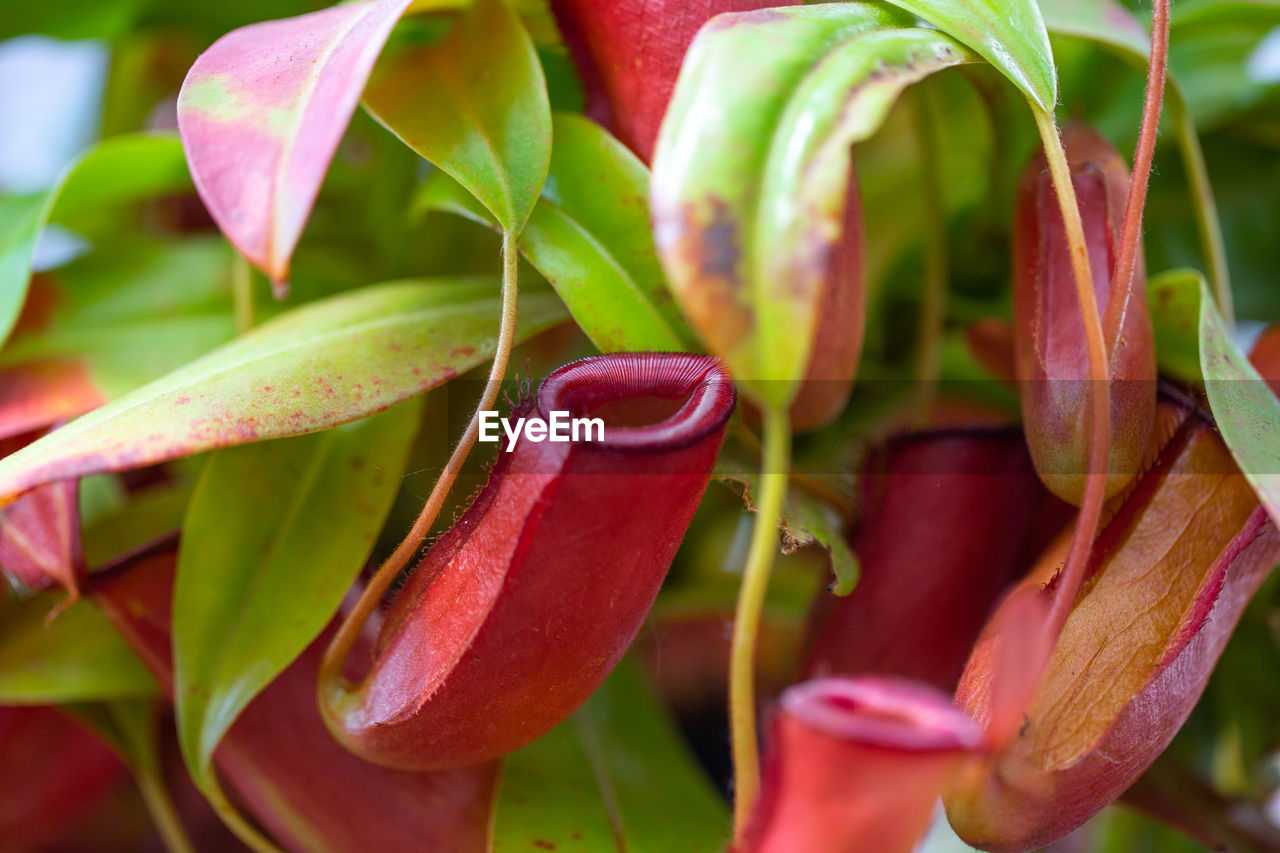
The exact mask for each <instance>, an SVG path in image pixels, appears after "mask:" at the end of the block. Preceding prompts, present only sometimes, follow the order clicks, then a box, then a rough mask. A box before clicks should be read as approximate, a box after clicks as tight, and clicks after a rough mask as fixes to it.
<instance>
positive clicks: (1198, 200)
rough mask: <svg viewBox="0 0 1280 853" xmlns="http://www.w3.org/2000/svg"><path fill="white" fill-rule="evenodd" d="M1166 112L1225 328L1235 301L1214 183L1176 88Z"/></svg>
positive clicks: (1230, 322) (1232, 318)
mask: <svg viewBox="0 0 1280 853" xmlns="http://www.w3.org/2000/svg"><path fill="white" fill-rule="evenodd" d="M1169 112H1170V113H1171V114H1172V116H1173V124H1174V128H1175V133H1176V134H1177V136H1178V149H1179V151H1180V152H1181V153H1182V167H1183V169H1184V170H1185V171H1186V173H1187V182H1188V184H1189V185H1190V187H1191V197H1192V200H1193V201H1194V202H1195V203H1194V204H1193V205H1192V206H1191V209H1192V210H1193V211H1194V212H1195V217H1196V230H1197V231H1199V232H1200V245H1201V247H1202V250H1203V252H1204V257H1205V265H1206V266H1208V268H1209V284H1210V285H1211V286H1212V287H1213V295H1214V297H1215V298H1216V299H1217V302H1218V311H1219V312H1221V314H1222V317H1223V319H1224V320H1226V322H1227V325H1228V327H1231V326H1234V325H1235V319H1236V318H1235V301H1234V299H1232V296H1231V272H1230V270H1229V269H1228V267H1227V250H1226V247H1225V246H1224V245H1223V242H1222V223H1221V222H1220V221H1219V220H1218V204H1217V202H1216V201H1215V200H1214V198H1213V185H1212V184H1210V183H1209V170H1208V168H1207V167H1206V166H1205V162H1204V151H1203V150H1201V148H1200V135H1199V134H1198V133H1197V132H1196V124H1195V121H1194V120H1193V119H1192V117H1191V111H1190V110H1189V109H1187V105H1186V102H1185V101H1183V99H1182V95H1181V94H1179V92H1178V90H1177V88H1176V87H1175V88H1173V89H1172V91H1171V93H1170V97H1169Z"/></svg>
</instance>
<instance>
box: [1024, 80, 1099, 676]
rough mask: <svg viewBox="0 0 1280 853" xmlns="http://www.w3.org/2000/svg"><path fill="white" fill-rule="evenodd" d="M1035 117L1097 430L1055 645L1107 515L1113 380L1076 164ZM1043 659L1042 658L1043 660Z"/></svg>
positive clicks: (1051, 621)
mask: <svg viewBox="0 0 1280 853" xmlns="http://www.w3.org/2000/svg"><path fill="white" fill-rule="evenodd" d="M1031 109H1032V112H1033V113H1034V114H1035V117H1036V127H1037V128H1038V129H1039V131H1040V138H1041V140H1042V141H1043V143H1044V152H1045V158H1046V160H1047V161H1048V164H1049V173H1050V175H1051V176H1052V178H1053V187H1054V191H1055V193H1056V194H1057V196H1058V205H1059V207H1060V208H1061V211H1062V221H1063V224H1064V226H1065V227H1066V232H1067V246H1068V248H1069V250H1070V255H1071V268H1072V271H1073V273H1074V274H1075V282H1076V297H1077V299H1078V300H1079V302H1080V317H1081V319H1082V320H1083V322H1084V333H1085V343H1086V345H1087V346H1088V353H1089V388H1090V391H1091V395H1090V396H1091V397H1092V400H1091V414H1092V420H1093V430H1092V433H1091V435H1090V441H1089V459H1088V463H1087V469H1088V470H1087V472H1086V474H1085V477H1086V482H1085V490H1084V501H1083V504H1082V506H1081V507H1080V514H1079V516H1077V518H1076V529H1075V534H1074V536H1073V538H1072V541H1071V550H1070V552H1069V553H1068V555H1067V564H1066V566H1065V568H1064V569H1063V571H1062V576H1061V582H1060V583H1059V584H1058V589H1057V592H1056V594H1055V596H1054V600H1053V606H1052V608H1051V609H1050V611H1049V618H1048V620H1047V621H1046V624H1045V634H1046V636H1047V637H1048V638H1049V642H1048V643H1046V644H1044V648H1045V649H1046V650H1051V649H1052V648H1053V646H1054V644H1055V643H1056V641H1057V637H1058V634H1059V633H1060V632H1061V630H1062V626H1063V625H1064V624H1066V621H1067V614H1068V613H1070V611H1071V606H1072V604H1074V603H1075V599H1076V593H1077V592H1078V591H1079V589H1080V583H1081V582H1082V581H1083V580H1084V569H1085V563H1086V562H1087V559H1088V556H1089V551H1090V550H1091V549H1092V548H1093V539H1094V536H1095V535H1096V534H1097V532H1098V521H1099V519H1100V518H1101V516H1102V503H1103V500H1104V499H1105V497H1106V488H1107V461H1108V457H1109V456H1110V453H1111V388H1110V385H1111V382H1110V377H1109V369H1108V366H1107V348H1106V344H1105V343H1104V340H1103V337H1102V320H1101V318H1100V317H1099V316H1098V302H1097V297H1096V296H1095V295H1094V290H1093V275H1092V273H1091V271H1090V269H1089V249H1088V246H1087V245H1086V244H1085V239H1084V225H1083V223H1082V222H1081V220H1080V208H1079V206H1078V204H1077V203H1076V194H1075V188H1074V187H1073V186H1072V184H1071V167H1070V165H1069V164H1068V163H1067V154H1066V151H1065V150H1064V149H1063V147H1062V140H1061V139H1060V138H1059V136H1058V127H1057V124H1056V123H1055V122H1054V118H1053V115H1052V114H1051V113H1048V112H1045V111H1043V110H1040V109H1039V108H1038V107H1036V106H1035V105H1034V104H1033V105H1032V107H1031ZM1043 664H1044V661H1041V662H1039V665H1040V666H1043Z"/></svg>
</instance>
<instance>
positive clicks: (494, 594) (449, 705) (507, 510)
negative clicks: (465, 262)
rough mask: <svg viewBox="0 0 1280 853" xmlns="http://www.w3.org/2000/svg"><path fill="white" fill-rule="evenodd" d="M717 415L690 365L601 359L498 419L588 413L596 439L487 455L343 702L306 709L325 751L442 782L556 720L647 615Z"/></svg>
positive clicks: (570, 370) (716, 447)
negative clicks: (329, 746)
mask: <svg viewBox="0 0 1280 853" xmlns="http://www.w3.org/2000/svg"><path fill="white" fill-rule="evenodd" d="M734 400H735V396H734V391H733V386H732V384H731V383H730V382H729V378H728V376H727V375H726V374H725V372H724V370H723V369H722V368H721V367H720V365H719V363H718V362H717V361H716V360H715V359H712V358H708V357H706V356H697V355H687V354H681V353H627V354H616V355H609V356H599V357H596V358H588V359H583V360H582V361H577V362H574V363H572V364H569V365H567V366H565V367H562V368H560V369H559V370H557V371H556V372H554V373H552V374H551V376H549V377H548V378H547V380H546V381H545V382H544V383H543V384H542V387H541V388H540V389H539V391H538V394H537V397H536V400H531V401H529V402H527V403H526V404H525V405H524V406H522V407H521V408H520V409H519V410H518V411H517V412H516V413H515V415H514V416H515V417H519V416H532V415H534V414H537V415H538V416H540V417H542V418H543V419H546V418H547V417H548V415H549V413H550V412H552V411H567V412H570V413H572V415H573V416H575V417H578V416H586V415H593V416H594V415H598V416H600V417H602V418H604V419H605V423H606V426H605V430H604V440H603V441H598V442H597V441H577V442H571V443H551V442H542V443H535V442H531V441H528V440H526V439H524V438H521V439H520V441H519V442H518V444H517V445H516V447H515V449H514V450H513V451H512V452H510V453H505V452H503V453H499V458H498V462H497V464H496V465H495V466H494V469H493V472H492V474H491V475H490V477H489V481H488V483H487V484H486V485H485V487H484V488H483V489H482V490H481V492H480V494H479V496H478V497H477V498H476V499H475V502H474V503H473V504H472V505H471V506H470V508H468V510H467V511H466V512H465V513H464V514H463V515H462V517H461V518H460V519H459V520H458V521H457V523H455V524H454V525H453V527H452V528H451V529H450V530H449V532H448V533H446V534H445V535H444V537H443V538H441V539H440V541H439V542H437V543H436V544H435V546H433V547H432V549H431V550H430V551H429V552H428V554H427V556H426V558H425V559H424V560H423V561H422V563H421V564H420V565H419V567H418V568H417V570H416V571H415V573H414V574H413V576H412V577H411V578H410V580H409V582H408V584H407V586H406V587H405V589H404V590H403V591H402V592H401V593H400V594H399V595H398V596H397V597H396V599H395V601H394V602H393V603H392V605H391V607H390V609H389V611H388V613H387V618H386V622H385V624H384V625H383V628H382V631H381V633H380V635H379V637H378V643H377V647H376V650H375V656H374V661H373V664H372V666H371V667H370V669H369V672H368V673H367V674H366V675H365V676H364V678H363V680H362V681H361V683H360V684H359V685H358V688H356V689H353V690H349V691H345V692H341V693H340V695H337V696H327V697H322V700H324V701H322V705H323V706H324V710H325V715H326V720H327V722H328V723H329V727H330V729H331V730H332V731H333V732H334V734H335V735H336V736H337V737H338V739H339V740H341V741H342V742H343V743H344V744H345V745H346V746H347V747H348V748H349V749H351V750H352V751H353V752H355V753H356V754H358V755H360V756H362V757H364V758H366V759H368V760H370V761H376V762H378V763H381V764H386V765H388V766H393V767H402V768H413V769H435V768H443V767H457V766H463V765H467V764H474V763H476V762H479V761H484V760H487V759H490V758H496V757H498V756H500V755H504V754H505V753H508V752H511V751H512V750H515V749H518V748H520V747H521V746H524V745H525V744H527V743H529V742H531V741H533V740H534V739H536V738H537V737H539V736H540V735H542V734H544V733H546V732H548V731H550V730H551V729H552V728H554V727H555V726H556V725H557V724H559V723H560V722H561V721H563V720H564V719H565V718H567V717H568V716H569V714H570V713H572V711H573V710H574V709H575V708H577V707H578V706H579V705H580V704H581V703H582V702H584V701H585V700H586V699H587V697H589V696H590V695H591V693H592V692H593V691H594V690H595V689H596V687H597V686H599V684H600V682H602V681H603V680H604V678H605V676H606V675H608V673H609V672H610V670H612V669H613V667H614V665H615V664H616V663H617V662H618V660H620V659H621V657H622V655H623V653H624V652H625V651H626V649H627V646H628V645H630V643H631V640H632V639H633V638H634V637H635V635H636V632H637V631H638V630H639V629H640V626H641V624H642V622H643V621H644V618H645V615H646V614H647V613H648V612H649V608H650V607H651V606H652V604H653V600H654V598H655V596H656V595H657V592H658V587H659V586H660V585H661V584H662V579H663V577H664V576H665V575H666V572H667V569H668V567H669V566H670V565H671V560H672V558H673V557H674V556H675V552H676V549H677V548H678V547H679V545H680V541H681V539H683V538H684V532H685V529H686V528H687V527H688V525H689V521H690V519H691V518H692V517H693V512H694V510H695V509H696V508H697V506H698V503H699V501H700V500H701V499H702V493H703V491H704V490H705V489H706V486H707V482H708V479H709V477H710V474H711V469H712V467H713V466H714V464H715V461H716V457H717V455H718V454H719V452H720V444H721V440H722V439H723V436H724V428H725V424H726V423H727V422H728V419H729V415H730V414H731V413H732V411H733V406H734ZM681 401H683V402H681ZM677 407H678V408H677ZM672 409H675V411H674V412H672ZM626 424H635V425H631V426H628V425H626Z"/></svg>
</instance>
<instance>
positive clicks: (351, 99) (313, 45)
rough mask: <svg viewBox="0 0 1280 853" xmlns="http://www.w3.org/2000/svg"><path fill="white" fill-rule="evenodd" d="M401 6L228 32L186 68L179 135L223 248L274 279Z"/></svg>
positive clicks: (284, 267)
mask: <svg viewBox="0 0 1280 853" xmlns="http://www.w3.org/2000/svg"><path fill="white" fill-rule="evenodd" d="M409 3H410V0H376V2H373V1H372V0H371V1H370V2H363V3H351V4H347V5H340V6H334V7H332V8H329V9H324V10H321V11H319V12H312V13H310V14H307V15H300V16H298V17H296V18H286V19H284V20H279V21H265V22H263V23H260V24H253V25H251V26H247V27H241V28H240V29H238V30H233V31H232V32H230V33H228V34H227V35H225V36H223V37H222V38H220V39H218V41H216V42H214V44H213V46H212V47H210V48H209V49H208V50H206V51H205V52H204V53H203V54H201V55H200V57H199V58H198V59H197V60H196V62H195V64H194V65H192V66H191V70H190V71H189V72H188V73H187V78H186V80H185V81H184V82H183V84H182V91H181V93H180V94H179V96H178V130H179V132H180V133H181V135H182V144H183V147H184V149H185V150H186V153H187V163H188V165H189V167H190V169H191V177H192V179H193V180H194V181H195V186H196V190H197V191H198V192H199V193H200V197H201V199H202V200H203V201H204V203H205V206H206V207H207V208H208V210H209V213H210V215H212V216H213V219H214V221H215V222H217V223H218V227H219V228H221V229H222V231H223V233H224V234H226V236H227V239H228V240H230V241H231V243H232V244H233V245H234V246H235V247H236V248H237V249H239V250H240V252H241V253H242V254H243V255H244V256H245V257H246V258H248V259H249V260H250V261H252V262H253V263H254V264H255V265H256V266H258V267H260V268H261V269H262V270H263V271H264V272H266V273H267V275H269V276H270V277H271V278H272V279H273V280H274V281H283V280H285V279H287V277H288V275H289V259H290V256H291V255H292V254H293V249H294V247H295V246H296V245H297V243H298V238H299V236H300V235H301V234H302V228H303V225H304V224H305V223H306V220H307V216H308V214H309V213H310V211H311V207H312V205H313V204H314V203H315V199H316V195H317V194H318V193H319V191H320V184H321V182H322V181H323V180H324V175H325V172H327V171H328V169H329V162H330V161H331V160H332V159H333V154H334V152H335V151H336V150H337V147H338V142H339V141H340V140H341V139H342V134H343V133H344V132H345V131H346V128H347V124H348V123H349V122H350V121H351V116H352V114H353V113H354V112H355V108H356V105H357V103H359V100H360V93H361V92H362V91H363V90H364V85H365V82H366V81H367V80H368V78H369V73H370V72H371V71H372V70H373V65H374V62H375V61H376V60H377V58H378V54H379V53H381V51H382V47H383V45H384V44H385V43H386V40H387V36H388V35H390V33H391V29H392V27H394V26H395V23H396V21H397V20H399V18H400V15H401V14H402V13H403V12H404V10H405V9H406V8H407V7H408V6H409Z"/></svg>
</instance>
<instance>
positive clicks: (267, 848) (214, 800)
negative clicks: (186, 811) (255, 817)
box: [200, 766, 283, 853]
mask: <svg viewBox="0 0 1280 853" xmlns="http://www.w3.org/2000/svg"><path fill="white" fill-rule="evenodd" d="M202 775H203V776H204V779H205V781H206V782H207V784H206V785H201V786H200V790H201V792H202V793H203V794H204V796H205V799H207V800H208V801H209V805H211V806H213V810H214V812H216V813H217V815H218V818H219V819H220V820H221V821H222V823H223V825H225V826H226V827H227V829H229V830H231V833H232V834H233V835H234V836H235V837H236V838H238V839H240V841H241V842H242V843H243V844H244V845H245V846H246V847H248V848H249V849H250V850H253V851H255V853H283V851H282V850H281V849H280V848H279V847H277V846H276V845H275V844H273V843H272V842H271V840H270V839H268V838H267V837H266V836H265V835H263V834H262V833H261V832H259V831H258V830H257V829H256V828H255V827H254V826H253V824H251V823H249V821H247V820H245V818H244V816H243V815H241V814H240V812H238V811H237V810H236V807H235V806H233V805H232V804H231V800H229V799H228V798H227V795H226V793H224V792H223V790H222V787H221V786H220V785H219V784H218V775H217V772H216V771H215V770H214V769H213V767H211V766H210V767H206V768H205V770H204V773H203V774H202Z"/></svg>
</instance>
